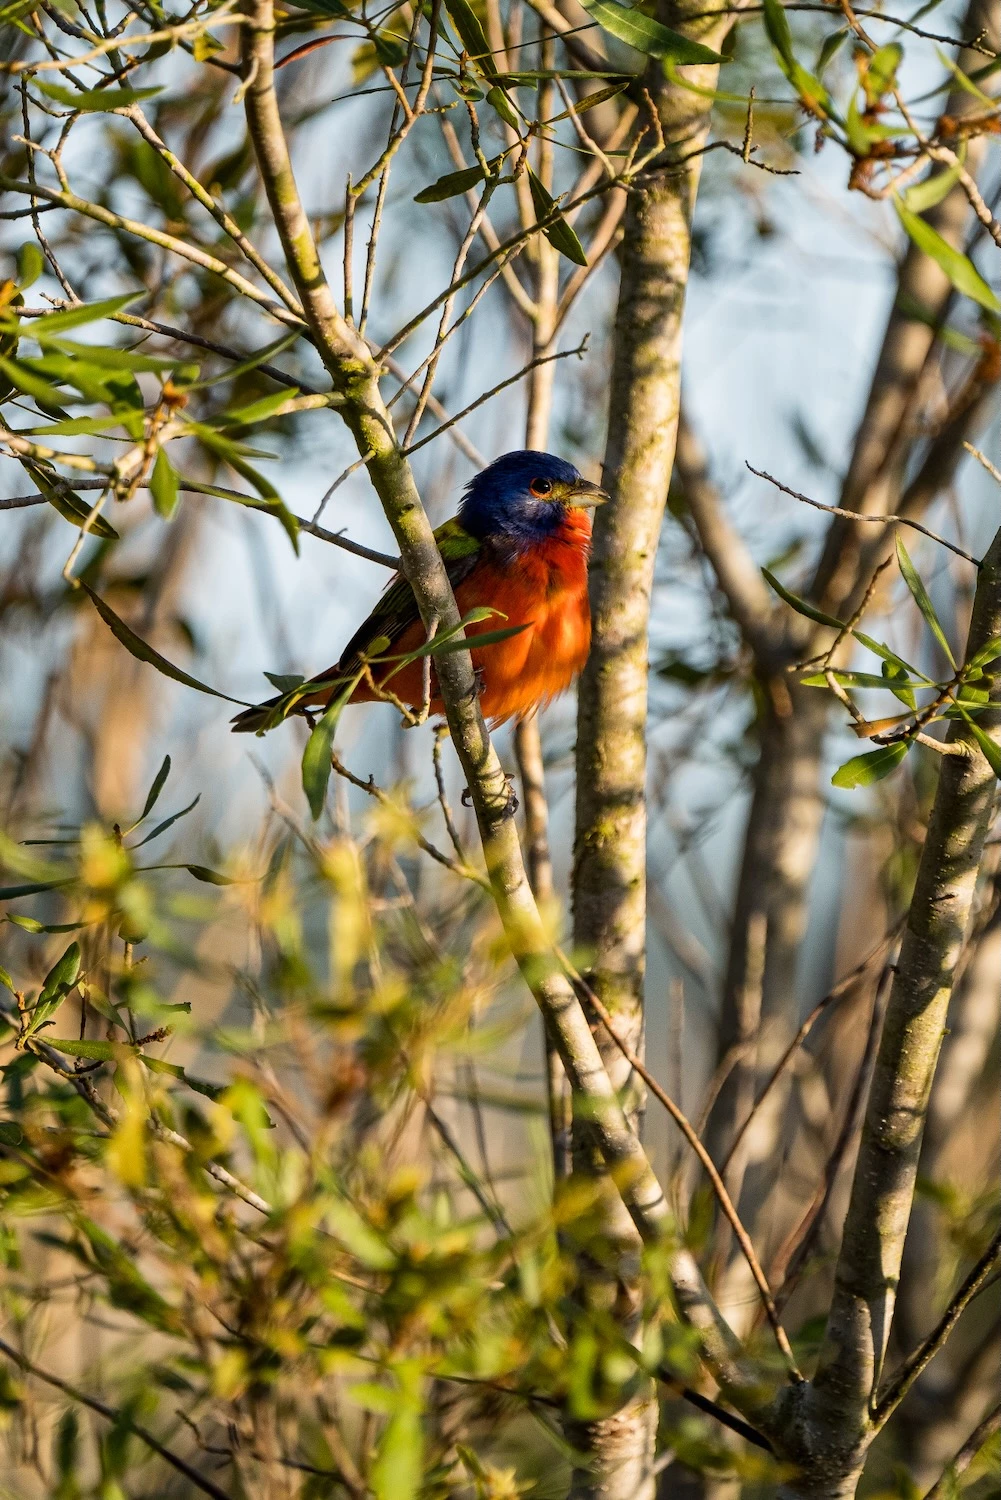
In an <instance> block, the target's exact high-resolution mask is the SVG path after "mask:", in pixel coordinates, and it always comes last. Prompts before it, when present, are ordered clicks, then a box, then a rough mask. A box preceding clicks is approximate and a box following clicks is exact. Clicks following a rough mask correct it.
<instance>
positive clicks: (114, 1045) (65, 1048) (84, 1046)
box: [45, 1036, 136, 1062]
mask: <svg viewBox="0 0 1001 1500" xmlns="http://www.w3.org/2000/svg"><path fill="white" fill-rule="evenodd" d="M45 1041H46V1045H47V1046H49V1047H55V1049H56V1051H57V1052H65V1053H66V1054H67V1055H68V1056H69V1057H84V1058H87V1059H88V1060H89V1061H90V1062H114V1061H115V1059H116V1058H119V1057H122V1056H125V1055H127V1054H128V1053H132V1055H133V1056H134V1055H136V1049H135V1048H134V1047H130V1046H128V1045H127V1044H126V1043H124V1042H87V1041H82V1042H81V1041H76V1040H74V1039H73V1038H69V1037H59V1036H47V1037H46V1038H45Z"/></svg>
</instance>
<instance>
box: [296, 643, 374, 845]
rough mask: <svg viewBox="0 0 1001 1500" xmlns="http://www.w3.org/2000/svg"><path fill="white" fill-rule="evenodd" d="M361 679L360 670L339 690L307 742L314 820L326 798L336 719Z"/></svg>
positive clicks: (305, 765)
mask: <svg viewBox="0 0 1001 1500" xmlns="http://www.w3.org/2000/svg"><path fill="white" fill-rule="evenodd" d="M360 680H361V673H360V672H359V673H357V674H356V675H355V676H354V677H352V679H351V681H350V682H349V683H348V684H347V686H346V687H345V688H344V689H343V690H342V691H341V692H340V693H338V695H337V697H336V698H335V699H334V700H333V702H332V703H331V704H330V706H329V707H328V709H327V710H326V712H325V713H324V715H323V717H322V718H321V719H320V720H319V722H318V723H317V725H316V728H315V729H314V730H313V732H312V734H311V735H310V737H309V739H308V740H307V742H306V750H305V753H304V755H303V757H302V789H303V791H304V792H305V793H306V801H307V802H308V803H309V811H310V813H311V814H312V817H313V822H314V823H315V822H318V820H319V817H320V814H321V813H322V812H323V804H324V802H325V801H326V798H327V782H328V781H329V780H330V755H331V751H332V750H333V748H334V735H335V734H336V733H337V722H338V720H339V719H340V717H341V713H342V712H343V710H344V706H345V704H346V703H347V701H348V699H349V698H350V697H351V694H352V693H353V692H354V690H355V688H356V687H357V686H358V683H359V682H360Z"/></svg>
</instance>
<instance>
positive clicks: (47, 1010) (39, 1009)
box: [28, 943, 80, 1035]
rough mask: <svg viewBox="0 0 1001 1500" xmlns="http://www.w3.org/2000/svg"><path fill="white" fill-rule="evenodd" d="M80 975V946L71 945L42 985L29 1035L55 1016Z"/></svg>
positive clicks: (33, 1012) (32, 1011)
mask: <svg viewBox="0 0 1001 1500" xmlns="http://www.w3.org/2000/svg"><path fill="white" fill-rule="evenodd" d="M79 975H80V944H79V943H70V945H69V947H68V948H67V949H66V952H65V953H64V954H63V956H62V958H61V959H60V960H59V962H58V963H57V964H55V965H53V967H52V968H51V969H50V970H49V972H48V974H46V976H45V982H44V984H43V985H42V992H41V994H40V995H39V997H38V999H37V1001H36V1002H35V1004H34V1005H33V1006H32V1009H31V1024H30V1026H29V1028H28V1034H29V1035H31V1034H32V1033H33V1032H35V1031H37V1030H38V1029H39V1027H40V1026H42V1025H43V1024H44V1022H46V1021H47V1020H48V1019H49V1017H50V1016H53V1015H55V1013H56V1011H57V1010H58V1009H59V1007H60V1005H62V1003H63V1001H64V1000H65V999H66V996H67V995H68V994H69V993H70V991H71V990H72V989H73V988H74V987H75V985H76V982H77V979H78V978H79Z"/></svg>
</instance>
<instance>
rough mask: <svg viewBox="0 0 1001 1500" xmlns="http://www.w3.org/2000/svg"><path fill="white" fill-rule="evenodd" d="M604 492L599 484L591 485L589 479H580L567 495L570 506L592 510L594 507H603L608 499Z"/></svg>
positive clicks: (606, 493) (608, 496)
mask: <svg viewBox="0 0 1001 1500" xmlns="http://www.w3.org/2000/svg"><path fill="white" fill-rule="evenodd" d="M610 498H611V497H610V495H609V494H608V492H607V491H606V490H603V489H602V488H601V485H600V484H592V483H591V481H590V479H581V480H578V482H577V483H576V484H575V485H574V487H573V489H572V490H571V491H570V492H569V494H568V495H567V499H568V500H569V501H570V503H571V504H572V505H575V506H579V507H580V509H582V510H592V509H593V508H594V507H595V506H596V505H604V503H605V501H606V500H608V499H610Z"/></svg>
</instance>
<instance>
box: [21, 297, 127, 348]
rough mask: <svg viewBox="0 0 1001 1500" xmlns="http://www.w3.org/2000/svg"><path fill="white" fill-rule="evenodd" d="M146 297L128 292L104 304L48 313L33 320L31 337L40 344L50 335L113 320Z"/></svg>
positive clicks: (81, 305)
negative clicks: (99, 321) (102, 319)
mask: <svg viewBox="0 0 1001 1500" xmlns="http://www.w3.org/2000/svg"><path fill="white" fill-rule="evenodd" d="M145 296H146V293H145V292H126V293H125V295H124V296H121V297H105V299H104V300H103V301H102V302H81V304H80V306H79V307H67V308H65V309H63V310H62V311H61V312H52V313H46V314H45V316H44V318H32V320H31V337H32V338H33V339H34V340H35V342H36V343H39V344H40V343H41V342H42V340H43V339H46V338H48V336H49V335H50V334H53V333H62V332H64V331H65V329H67V328H82V327H83V326H84V324H85V323H96V322H97V321H98V319H100V318H112V317H114V315H115V313H119V312H122V311H123V310H124V309H125V308H126V307H129V306H130V305H131V304H132V303H133V302H138V300H139V298H140V297H145ZM22 332H24V330H23V329H22Z"/></svg>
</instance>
